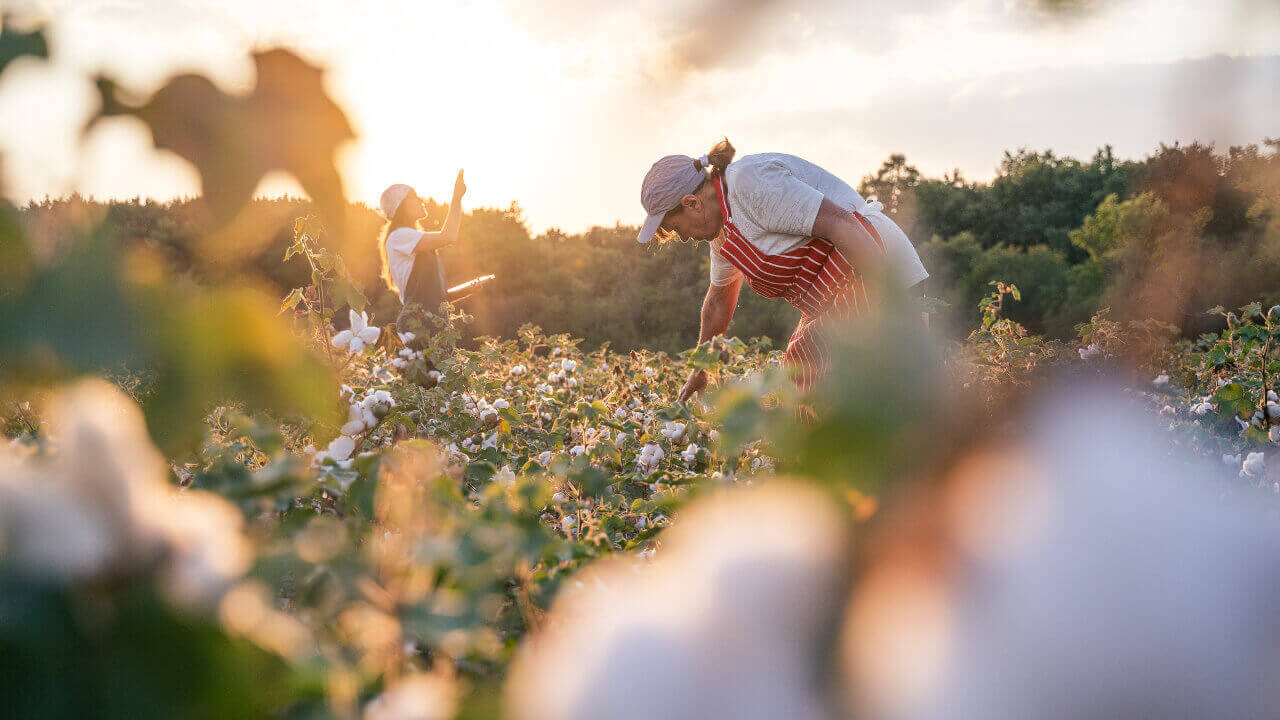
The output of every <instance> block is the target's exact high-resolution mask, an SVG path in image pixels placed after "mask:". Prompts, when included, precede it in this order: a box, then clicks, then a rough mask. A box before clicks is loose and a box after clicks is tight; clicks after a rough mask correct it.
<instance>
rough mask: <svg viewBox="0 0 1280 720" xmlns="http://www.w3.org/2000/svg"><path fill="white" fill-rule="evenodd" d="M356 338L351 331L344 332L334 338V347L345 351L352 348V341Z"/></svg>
mask: <svg viewBox="0 0 1280 720" xmlns="http://www.w3.org/2000/svg"><path fill="white" fill-rule="evenodd" d="M354 337H355V333H353V332H351V331H350V330H343V331H341V332H339V333H338V334H337V335H334V336H333V346H334V347H336V348H342V349H343V350H345V349H347V348H348V347H350V346H351V340H352V338H354Z"/></svg>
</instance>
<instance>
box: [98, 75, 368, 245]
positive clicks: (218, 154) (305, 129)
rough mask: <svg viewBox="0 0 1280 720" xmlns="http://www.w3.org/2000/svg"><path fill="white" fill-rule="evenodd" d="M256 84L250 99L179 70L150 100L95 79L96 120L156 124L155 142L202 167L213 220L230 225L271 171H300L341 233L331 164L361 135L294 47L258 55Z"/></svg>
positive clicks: (339, 197) (339, 191) (338, 191)
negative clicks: (135, 100)
mask: <svg viewBox="0 0 1280 720" xmlns="http://www.w3.org/2000/svg"><path fill="white" fill-rule="evenodd" d="M253 60H254V65H255V66H256V68H257V73H258V82H257V85H256V86H255V87H254V89H253V91H252V92H251V93H249V94H248V95H247V96H244V97H238V96H234V95H228V94H227V93H224V92H222V91H221V90H219V89H218V88H217V87H215V86H214V84H213V83H212V82H210V81H209V80H208V79H207V78H205V77H203V76H201V75H180V76H178V77H175V78H173V79H171V80H170V81H169V82H168V84H166V85H165V86H164V87H163V88H161V89H160V90H159V91H157V92H156V93H155V95H153V96H152V97H151V99H150V100H149V101H148V102H147V103H146V104H145V105H131V104H129V103H127V102H125V101H124V100H122V99H121V98H120V97H119V91H118V88H117V87H116V85H115V83H113V82H112V81H111V80H109V79H107V78H103V77H100V78H99V79H98V91H99V94H100V95H101V97H102V109H101V110H100V111H99V113H98V115H97V116H96V117H95V118H94V119H93V120H91V121H90V123H89V126H88V127H87V128H86V132H87V131H88V129H90V128H92V127H93V125H94V124H95V123H96V122H97V120H98V119H99V118H104V117H113V116H118V115H131V116H133V117H136V118H138V119H139V120H142V121H143V122H144V123H146V124H147V126H148V127H150V128H151V134H152V138H153V139H154V142H155V146H156V147H157V148H161V149H165V150H172V151H173V152H175V153H177V154H178V155H179V156H181V157H183V158H184V159H186V160H188V161H190V162H191V163H192V164H193V165H195V166H196V169H197V170H198V171H199V172H200V177H201V181H202V189H203V194H204V197H205V198H206V199H207V201H208V203H209V206H210V209H211V210H212V212H213V214H214V216H215V221H216V222H218V223H221V224H225V223H228V222H230V221H231V220H232V219H233V218H234V217H235V215H236V213H237V212H238V211H239V210H240V208H241V207H242V206H243V205H244V204H245V203H246V202H248V200H249V199H250V197H251V196H252V194H253V191H254V189H255V188H256V187H257V186H258V183H259V181H261V180H262V178H263V176H265V175H266V174H267V173H268V172H271V171H273V170H283V171H285V172H288V173H290V174H292V175H293V176H294V177H295V178H297V180H298V182H299V183H300V184H301V185H302V187H303V189H305V190H306V191H307V193H308V194H310V196H311V198H312V200H314V201H315V202H316V205H317V207H318V208H319V210H320V213H321V215H322V217H323V220H324V223H325V226H326V227H328V228H330V229H331V231H333V232H335V233H336V234H337V235H338V236H339V237H342V236H344V234H345V233H344V232H343V229H344V223H345V207H346V206H345V202H346V201H345V195H344V192H343V187H342V179H341V177H340V176H339V175H338V171H337V168H336V167H335V166H334V153H335V151H336V150H337V148H338V146H339V145H341V144H342V143H344V142H345V141H347V140H350V139H352V138H354V137H355V134H354V132H353V131H352V129H351V125H350V124H349V123H348V122H347V118H346V115H345V114H344V113H343V112H342V109H341V108H339V107H338V105H337V104H336V103H335V102H334V101H333V100H331V99H330V98H329V96H328V94H327V93H326V92H325V89H324V85H323V72H322V70H321V69H320V68H318V67H315V66H313V65H310V64H308V63H306V62H305V61H303V60H302V59H301V58H299V57H298V56H297V55H294V54H293V53H291V52H289V51H287V50H278V49H277V50H268V51H265V52H259V53H255V54H254V56H253Z"/></svg>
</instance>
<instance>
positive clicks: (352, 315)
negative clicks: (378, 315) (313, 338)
mask: <svg viewBox="0 0 1280 720" xmlns="http://www.w3.org/2000/svg"><path fill="white" fill-rule="evenodd" d="M347 313H348V315H347V317H348V318H349V319H350V321H351V327H350V328H348V329H346V330H343V331H341V332H339V333H338V334H337V335H334V336H333V346H334V347H336V348H340V349H342V350H346V351H348V352H350V353H352V354H355V355H359V354H360V353H362V352H364V349H365V348H366V347H368V346H370V345H372V344H374V343H376V342H378V336H379V335H380V334H381V333H382V329H381V328H378V327H375V326H373V325H370V324H369V314H368V313H366V312H364V311H361V312H359V313H356V311H355V310H348V311H347Z"/></svg>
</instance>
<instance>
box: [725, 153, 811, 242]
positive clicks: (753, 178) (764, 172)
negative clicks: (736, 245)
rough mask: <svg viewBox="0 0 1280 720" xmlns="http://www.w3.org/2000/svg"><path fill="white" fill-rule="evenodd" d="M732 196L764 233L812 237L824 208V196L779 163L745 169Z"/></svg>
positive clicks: (733, 185) (771, 161)
mask: <svg viewBox="0 0 1280 720" xmlns="http://www.w3.org/2000/svg"><path fill="white" fill-rule="evenodd" d="M734 181H735V182H734V184H731V185H730V186H729V190H730V192H732V193H733V195H734V197H735V198H736V199H737V200H738V202H739V204H740V207H741V209H742V212H744V213H746V214H747V216H748V217H750V218H751V220H752V222H754V223H755V224H756V225H757V226H759V227H760V229H762V230H764V231H765V232H775V233H782V234H784V235H802V236H805V237H808V236H810V235H812V234H813V223H814V221H815V220H817V219H818V208H820V207H821V206H822V192H821V191H819V190H818V189H817V188H815V187H813V186H812V185H810V184H808V183H806V182H804V181H803V180H801V179H800V178H798V177H796V176H795V175H793V174H792V173H791V170H790V168H788V167H787V166H786V165H784V164H782V163H781V162H779V161H777V160H770V161H768V162H763V163H760V164H759V165H755V166H753V167H749V168H744V172H740V173H738V174H737V175H736V176H735V177H734Z"/></svg>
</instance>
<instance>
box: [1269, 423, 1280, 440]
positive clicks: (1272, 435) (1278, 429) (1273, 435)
mask: <svg viewBox="0 0 1280 720" xmlns="http://www.w3.org/2000/svg"><path fill="white" fill-rule="evenodd" d="M1267 439H1268V440H1270V441H1271V442H1280V425H1272V426H1271V427H1270V428H1269V429H1268V430H1267Z"/></svg>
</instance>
